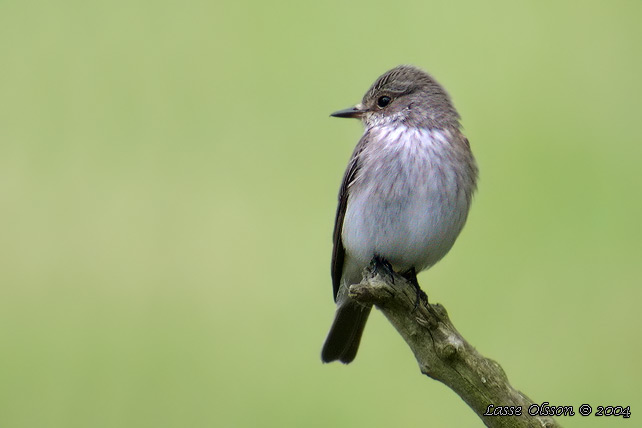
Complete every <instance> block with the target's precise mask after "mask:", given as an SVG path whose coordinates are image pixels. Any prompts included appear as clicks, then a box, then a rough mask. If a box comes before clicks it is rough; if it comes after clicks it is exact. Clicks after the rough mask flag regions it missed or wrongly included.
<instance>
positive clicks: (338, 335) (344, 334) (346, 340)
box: [321, 300, 372, 364]
mask: <svg viewBox="0 0 642 428" xmlns="http://www.w3.org/2000/svg"><path fill="white" fill-rule="evenodd" d="M371 309H372V306H368V307H366V306H362V305H359V304H358V303H355V302H353V301H350V300H348V301H346V302H344V303H343V304H341V305H340V306H339V307H338V308H337V313H336V315H335V316H334V322H333V323H332V327H330V333H328V338H327V339H326V340H325V344H324V345H323V350H322V351H321V359H322V360H323V362H324V363H329V362H331V361H336V360H339V361H341V362H342V363H344V364H348V363H350V362H352V360H354V357H355V356H356V355H357V350H358V349H359V342H360V341H361V335H362V334H363V328H364V327H365V326H366V321H368V315H370V310H371Z"/></svg>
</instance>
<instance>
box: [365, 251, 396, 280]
mask: <svg viewBox="0 0 642 428" xmlns="http://www.w3.org/2000/svg"><path fill="white" fill-rule="evenodd" d="M370 265H371V266H372V268H373V271H374V272H376V273H382V274H384V275H386V276H387V277H388V279H389V280H390V283H391V284H393V285H394V283H395V271H394V270H393V269H392V265H391V264H390V262H388V260H386V259H384V258H383V257H381V256H374V257H373V258H372V261H371V262H370Z"/></svg>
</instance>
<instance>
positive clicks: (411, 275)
mask: <svg viewBox="0 0 642 428" xmlns="http://www.w3.org/2000/svg"><path fill="white" fill-rule="evenodd" d="M401 276H403V277H404V278H406V280H407V281H408V282H409V283H411V284H412V286H413V287H415V295H416V297H417V298H416V300H415V308H414V309H413V310H412V311H413V312H414V311H416V310H417V308H418V307H419V301H420V300H421V301H422V302H423V303H424V304H425V305H426V306H428V295H427V294H426V293H425V292H424V291H423V290H422V289H421V287H419V282H418V281H417V272H415V268H414V267H413V268H410V269H409V270H407V271H405V272H403V273H401Z"/></svg>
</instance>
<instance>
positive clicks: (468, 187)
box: [321, 65, 477, 363]
mask: <svg viewBox="0 0 642 428" xmlns="http://www.w3.org/2000/svg"><path fill="white" fill-rule="evenodd" d="M333 116H335V117H353V118H360V119H361V120H362V121H363V123H364V125H365V131H364V134H363V136H362V137H361V140H360V141H359V143H358V144H357V146H356V148H355V150H354V152H353V154H352V157H351V159H350V162H349V164H348V168H347V169H346V172H345V174H344V177H343V182H342V184H341V189H340V191H339V204H338V207H337V213H336V219H335V226H334V234H333V241H334V246H333V252H332V284H333V294H334V298H335V301H336V303H337V312H336V314H335V319H334V322H333V324H332V327H331V328H330V332H329V334H328V337H327V339H326V342H325V344H324V346H323V350H322V354H321V358H322V360H323V361H324V362H330V361H335V360H340V361H341V362H343V363H349V362H351V361H352V360H353V359H354V357H355V356H356V353H357V350H358V348H359V342H360V340H361V335H362V333H363V329H364V327H365V324H366V321H367V320H368V315H369V314H370V309H371V308H370V307H363V306H361V305H359V304H358V303H356V302H355V301H353V300H352V299H351V298H350V297H349V296H348V288H349V286H350V285H352V284H355V283H359V282H360V281H361V272H362V270H363V268H364V267H365V266H367V265H368V264H369V263H370V261H371V260H373V259H374V258H375V257H376V258H377V259H378V260H382V261H384V262H387V263H389V264H390V265H391V266H392V268H393V269H394V270H395V271H397V272H400V273H402V274H404V275H406V276H407V277H409V278H411V279H413V280H414V281H415V282H416V273H418V272H420V271H421V270H424V269H427V268H429V267H430V266H432V265H434V264H435V263H436V262H438V261H439V260H440V259H441V258H442V257H443V256H444V255H446V253H447V252H448V251H449V250H450V248H451V247H452V245H453V244H454V242H455V240H456V238H457V236H458V235H459V232H460V231H461V229H462V228H463V226H464V223H465V222H466V218H467V216H468V210H469V207H470V203H471V198H472V195H473V192H474V191H475V187H476V180H477V166H476V164H475V160H474V158H473V155H472V153H471V151H470V146H469V144H468V140H467V139H466V137H465V136H464V135H463V134H462V132H461V130H460V125H459V114H458V113H457V111H456V110H455V108H454V107H453V105H452V103H451V101H450V98H449V96H448V94H447V93H446V91H444V89H443V88H442V87H441V86H440V85H439V84H438V83H437V82H436V81H435V80H434V79H433V78H432V77H430V75H428V74H427V73H425V72H424V71H422V70H420V69H418V68H416V67H412V66H407V65H403V66H399V67H396V68H394V69H392V70H390V71H388V72H387V73H385V74H384V75H382V76H381V77H379V79H377V81H376V82H375V83H374V84H373V85H372V87H371V88H370V89H369V90H368V92H366V94H365V96H364V97H363V100H362V102H361V104H358V105H357V106H355V107H353V108H349V109H346V110H341V111H338V112H336V113H333Z"/></svg>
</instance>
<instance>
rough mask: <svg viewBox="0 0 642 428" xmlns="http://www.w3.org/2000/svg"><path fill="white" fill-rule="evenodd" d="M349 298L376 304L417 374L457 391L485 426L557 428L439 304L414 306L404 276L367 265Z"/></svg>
mask: <svg viewBox="0 0 642 428" xmlns="http://www.w3.org/2000/svg"><path fill="white" fill-rule="evenodd" d="M350 296H351V297H352V298H353V299H355V300H356V301H358V302H360V303H363V304H366V305H371V304H372V305H375V306H377V308H379V309H380V310H381V312H383V314H384V315H385V316H386V318H388V320H389V321H390V322H391V323H392V325H393V326H394V327H395V328H396V329H397V331H398V332H399V334H401V336H402V337H403V339H404V340H405V341H406V343H407V344H408V346H410V349H411V350H412V352H413V353H414V354H415V358H416V359H417V362H418V363H419V368H420V370H421V372H422V373H423V374H425V375H427V376H429V377H431V378H433V379H436V380H438V381H440V382H442V383H444V384H445V385H446V386H448V387H449V388H450V389H452V390H453V391H455V392H456V393H457V394H458V395H459V396H460V397H461V398H462V399H463V400H464V401H465V402H466V403H467V404H468V405H469V406H470V407H471V408H472V409H473V411H474V412H475V413H476V414H477V415H478V416H479V417H480V418H481V419H482V420H483V422H484V424H486V426H488V427H520V428H521V427H529V428H530V427H537V428H542V427H546V428H554V427H559V426H560V425H558V424H557V423H556V421H555V420H554V419H553V418H551V417H550V416H531V415H529V411H528V410H529V406H531V405H532V404H535V403H534V402H533V401H532V400H531V399H530V398H528V397H527V396H526V395H524V394H523V393H521V392H520V391H518V390H516V389H515V388H513V387H512V386H511V385H510V383H509V382H508V378H507V377H506V374H505V373H504V370H503V369H502V368H501V366H500V365H499V364H498V363H497V362H495V361H493V360H491V359H488V358H485V357H483V356H482V355H481V354H480V353H479V352H477V350H476V349H475V348H473V347H472V346H471V345H470V344H469V343H468V342H467V341H466V340H465V339H464V338H463V337H462V336H461V335H460V334H459V332H458V331H457V329H456V328H455V327H454V326H453V324H452V323H451V321H450V319H449V317H448V314H447V312H446V309H445V308H444V307H443V306H441V305H440V304H428V305H425V304H423V303H422V304H419V305H418V306H417V307H416V308H415V302H416V300H417V296H416V291H415V288H414V287H413V285H412V284H410V283H409V282H408V281H406V279H405V278H403V277H402V276H400V275H397V274H393V276H390V275H389V274H387V273H386V274H383V275H381V274H379V273H378V272H376V269H375V267H374V266H371V267H369V268H367V269H366V270H365V271H364V279H363V281H362V282H361V283H360V284H355V285H352V286H351V287H350ZM489 406H491V407H489ZM500 406H501V407H500ZM510 406H512V407H510ZM511 409H512V410H511ZM518 409H519V410H518ZM511 412H512V413H511ZM517 412H519V413H520V414H521V415H519V416H516V415H517V414H518V413H517ZM489 413H490V414H493V413H500V414H501V415H497V416H490V415H489Z"/></svg>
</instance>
